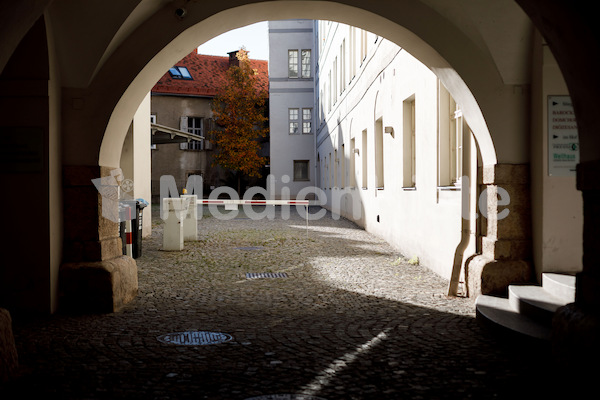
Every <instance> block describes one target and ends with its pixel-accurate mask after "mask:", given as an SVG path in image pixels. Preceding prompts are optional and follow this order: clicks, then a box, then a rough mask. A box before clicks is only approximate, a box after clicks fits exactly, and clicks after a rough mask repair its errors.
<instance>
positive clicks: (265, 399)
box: [245, 394, 325, 400]
mask: <svg viewBox="0 0 600 400" xmlns="http://www.w3.org/2000/svg"><path fill="white" fill-rule="evenodd" d="M245 400H325V399H324V398H322V397H315V396H309V395H307V394H265V395H264V396H257V397H249V398H247V399H245Z"/></svg>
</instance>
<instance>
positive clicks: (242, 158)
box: [210, 49, 269, 195]
mask: <svg viewBox="0 0 600 400" xmlns="http://www.w3.org/2000/svg"><path fill="white" fill-rule="evenodd" d="M236 56H237V58H238V60H239V66H235V65H232V66H231V67H230V68H229V70H228V71H227V78H226V83H225V85H224V87H222V88H221V90H220V91H219V93H218V94H217V96H215V97H214V99H213V101H212V104H211V105H212V111H213V118H214V120H215V123H216V124H217V125H218V126H219V128H220V129H219V130H216V131H211V132H210V134H211V135H212V136H213V137H214V138H215V144H216V154H215V158H214V164H215V165H219V166H221V167H223V168H225V169H229V170H231V171H233V172H234V173H235V174H236V175H237V178H238V193H240V182H241V178H242V176H243V175H245V176H249V177H258V178H260V177H261V173H260V170H261V168H262V167H263V166H264V165H265V163H266V157H261V156H260V155H259V150H260V142H259V140H258V139H259V138H261V137H264V136H266V135H267V133H268V132H269V128H268V126H267V125H266V122H267V117H266V116H265V106H266V100H267V97H268V95H267V93H266V92H265V91H264V90H259V88H258V85H257V81H258V71H257V70H254V69H252V67H251V65H250V60H249V59H248V52H247V51H246V50H245V49H242V50H240V51H238V53H237V55H236ZM240 195H241V193H240Z"/></svg>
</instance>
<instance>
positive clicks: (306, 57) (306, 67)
mask: <svg viewBox="0 0 600 400" xmlns="http://www.w3.org/2000/svg"><path fill="white" fill-rule="evenodd" d="M310 53H311V51H310V50H308V49H305V50H302V59H301V67H302V68H301V78H310V77H311V68H310V65H311V61H310V58H311V54H310Z"/></svg>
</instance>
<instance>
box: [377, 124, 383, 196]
mask: <svg viewBox="0 0 600 400" xmlns="http://www.w3.org/2000/svg"><path fill="white" fill-rule="evenodd" d="M383 161H384V160H383V121H382V120H381V119H378V120H377V121H375V187H376V188H378V189H383V187H384V162H383Z"/></svg>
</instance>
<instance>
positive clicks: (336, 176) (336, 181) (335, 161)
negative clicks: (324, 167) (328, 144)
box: [333, 149, 340, 188]
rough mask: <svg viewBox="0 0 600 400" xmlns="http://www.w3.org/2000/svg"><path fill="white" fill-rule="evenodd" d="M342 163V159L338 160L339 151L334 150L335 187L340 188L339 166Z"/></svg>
mask: <svg viewBox="0 0 600 400" xmlns="http://www.w3.org/2000/svg"><path fill="white" fill-rule="evenodd" d="M339 163H340V159H339V158H338V151H337V149H335V150H333V187H334V188H337V187H338V164H339Z"/></svg>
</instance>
